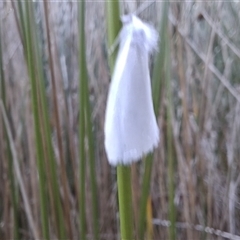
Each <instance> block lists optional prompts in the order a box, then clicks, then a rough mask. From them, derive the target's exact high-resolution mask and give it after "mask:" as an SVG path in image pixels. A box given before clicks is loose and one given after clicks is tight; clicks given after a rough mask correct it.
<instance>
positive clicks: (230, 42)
mask: <svg viewBox="0 0 240 240" xmlns="http://www.w3.org/2000/svg"><path fill="white" fill-rule="evenodd" d="M143 3H144V1H140V0H136V1H121V2H120V9H121V13H122V14H123V13H125V14H126V13H131V12H133V11H135V10H136V9H137V8H138V7H139V6H141V5H142V4H143ZM145 3H146V2H145ZM106 9H107V8H106V3H105V2H104V1H95V2H94V1H87V2H86V4H85V5H81V3H80V2H76V1H70V0H69V1H49V2H47V1H34V2H31V1H1V2H0V178H1V180H0V239H4V240H5V239H81V240H82V239H94V240H95V239H106V240H107V239H111V240H112V239H119V213H118V202H117V184H116V169H115V168H112V167H110V165H109V164H108V162H107V158H106V154H105V150H104V134H103V125H104V114H105V106H106V99H107V93H108V86H109V82H110V78H111V77H110V68H109V64H108V57H109V56H108V44H107V27H106V26H109V24H108V25H107V18H106V11H107V10H106ZM239 13H240V3H239V2H238V1H216V2H214V1H209V2H208V1H180V2H177V1H174V2H170V3H169V6H167V7H166V2H158V1H156V2H154V3H152V4H149V7H147V8H146V9H145V10H143V11H142V12H141V13H140V18H141V19H143V20H144V21H147V22H150V23H151V24H153V25H154V26H155V27H156V29H159V32H160V43H159V50H158V52H156V53H155V55H154V56H153V57H152V61H151V62H152V64H151V66H152V67H151V69H153V71H152V75H153V83H152V85H153V99H154V104H155V111H156V113H157V115H158V123H159V127H160V135H161V136H160V137H161V141H160V144H159V146H158V148H157V149H156V150H155V152H154V154H153V156H150V157H147V159H143V161H141V162H139V163H136V164H133V165H132V166H131V186H132V192H133V212H134V216H133V217H134V226H135V230H136V229H138V228H139V231H137V230H136V231H135V238H136V239H148V240H150V239H154V240H155V239H189V240H191V239H196V240H197V239H240V236H239V235H240V220H239V219H240V174H239V172H240V171H239V170H240V135H238V134H239V133H240V118H239V116H240V78H239V76H240V67H239V66H240V28H239V26H240V14H239ZM83 19H85V24H84V22H83ZM116 19H119V16H116ZM84 27H85V29H84ZM84 33H85V34H84ZM83 40H85V46H86V47H85V48H84V45H81V44H82V42H83ZM82 46H83V48H82ZM85 57H86V59H85ZM79 69H80V70H79ZM84 69H85V70H86V71H84ZM83 79H85V80H86V81H85V80H83ZM139 107H141V106H139ZM152 158H153V161H152ZM149 162H150V164H148V163H149ZM148 178H149V180H150V186H149V187H148ZM145 188H147V191H144V190H143V189H145ZM148 191H149V193H148ZM144 192H145V193H146V194H147V196H148V197H147V203H146V204H145V205H144V204H143V208H142V206H140V205H141V204H142V199H143V196H144V194H145V193H144ZM146 194H145V195H146ZM143 202H144V201H143ZM145 208H146V209H145ZM141 209H143V212H142V210H141ZM145 210H146V211H145ZM139 219H140V220H139ZM145 229H146V231H145Z"/></svg>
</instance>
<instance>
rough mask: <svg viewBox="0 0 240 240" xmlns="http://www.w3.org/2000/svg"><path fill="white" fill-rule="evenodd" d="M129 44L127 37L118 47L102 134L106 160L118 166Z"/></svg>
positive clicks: (120, 152) (120, 155) (129, 39)
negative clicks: (123, 86)
mask: <svg viewBox="0 0 240 240" xmlns="http://www.w3.org/2000/svg"><path fill="white" fill-rule="evenodd" d="M130 43H131V37H130V36H128V37H127V38H126V39H125V41H124V42H123V43H122V44H121V46H120V49H119V52H118V56H117V59H116V64H115V68H114V73H113V77H112V81H111V83H110V89H109V93H108V100H107V107H106V114H105V125H104V132H105V149H106V152H107V156H108V160H109V162H110V164H112V165H116V164H118V161H119V159H121V158H122V151H123V149H122V141H121V140H120V135H121V129H120V118H119V116H120V115H121V107H120V104H119V103H120V99H121V85H122V81H123V77H122V76H123V74H124V71H125V68H126V65H127V59H128V54H129V48H130Z"/></svg>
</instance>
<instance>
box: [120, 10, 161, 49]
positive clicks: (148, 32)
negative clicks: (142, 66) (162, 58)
mask: <svg viewBox="0 0 240 240" xmlns="http://www.w3.org/2000/svg"><path fill="white" fill-rule="evenodd" d="M121 20H122V23H123V29H122V33H121V35H122V38H125V37H126V36H129V34H130V35H131V36H132V42H133V44H136V45H139V46H142V47H144V48H145V49H146V50H147V51H148V52H152V51H153V50H156V49H157V42H158V33H157V31H156V30H155V29H154V28H153V26H151V25H150V24H147V23H145V22H143V21H142V20H141V19H139V18H138V17H136V16H135V15H133V14H130V15H124V16H122V17H121Z"/></svg>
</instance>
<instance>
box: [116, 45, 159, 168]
mask: <svg viewBox="0 0 240 240" xmlns="http://www.w3.org/2000/svg"><path fill="white" fill-rule="evenodd" d="M127 63H128V65H127V67H126V68H125V70H124V71H123V74H122V79H121V84H120V89H121V93H120V92H119V94H121V98H120V101H119V105H120V112H119V119H120V120H119V131H121V141H122V143H121V144H122V149H123V152H122V154H123V156H122V158H121V159H122V163H123V164H129V163H131V162H133V161H136V160H139V159H140V158H141V157H142V156H143V155H145V154H146V153H148V152H150V151H152V150H153V148H154V147H156V146H157V144H158V141H159V130H158V126H157V121H156V117H155V114H154V109H153V104H152V94H151V82H150V75H149V67H148V52H147V51H146V49H144V48H142V47H141V46H140V45H138V44H134V45H133V46H131V47H130V49H129V54H128V59H127Z"/></svg>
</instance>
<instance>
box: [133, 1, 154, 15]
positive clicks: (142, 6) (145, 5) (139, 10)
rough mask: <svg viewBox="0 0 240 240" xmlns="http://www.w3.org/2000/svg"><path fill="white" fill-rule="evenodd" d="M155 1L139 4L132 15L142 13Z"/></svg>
mask: <svg viewBox="0 0 240 240" xmlns="http://www.w3.org/2000/svg"><path fill="white" fill-rule="evenodd" d="M155 2H156V0H151V1H145V2H144V3H143V4H141V6H140V7H139V8H138V9H136V10H135V11H134V12H133V13H132V14H134V15H136V16H137V15H139V14H140V13H142V12H143V11H144V10H145V9H146V8H148V7H150V6H151V5H152V4H153V3H155Z"/></svg>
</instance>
